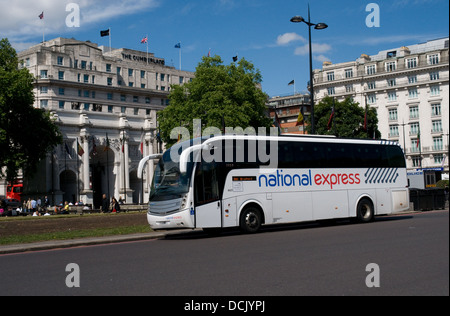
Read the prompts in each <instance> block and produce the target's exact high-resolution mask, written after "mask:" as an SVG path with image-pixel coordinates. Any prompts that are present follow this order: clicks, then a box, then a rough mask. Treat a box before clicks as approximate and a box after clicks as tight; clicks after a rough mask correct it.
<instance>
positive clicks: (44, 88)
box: [40, 87, 48, 94]
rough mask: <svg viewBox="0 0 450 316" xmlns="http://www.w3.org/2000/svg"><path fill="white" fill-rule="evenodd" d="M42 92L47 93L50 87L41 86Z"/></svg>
mask: <svg viewBox="0 0 450 316" xmlns="http://www.w3.org/2000/svg"><path fill="white" fill-rule="evenodd" d="M40 90H41V94H47V93H48V87H41V89H40Z"/></svg>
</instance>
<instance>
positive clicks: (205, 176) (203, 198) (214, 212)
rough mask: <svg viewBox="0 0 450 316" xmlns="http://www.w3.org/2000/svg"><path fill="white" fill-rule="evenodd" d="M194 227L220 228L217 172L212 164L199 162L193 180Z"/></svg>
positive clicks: (220, 215)
mask: <svg viewBox="0 0 450 316" xmlns="http://www.w3.org/2000/svg"><path fill="white" fill-rule="evenodd" d="M194 188H195V189H194V198H195V226H196V227H199V228H201V227H205V228H208V227H222V205H221V202H220V194H219V181H218V170H217V168H216V164H215V163H214V162H211V163H207V162H203V161H202V162H200V163H199V164H198V165H197V168H196V171H195V178H194Z"/></svg>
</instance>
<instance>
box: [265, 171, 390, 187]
mask: <svg viewBox="0 0 450 316" xmlns="http://www.w3.org/2000/svg"><path fill="white" fill-rule="evenodd" d="M397 171H398V168H370V169H367V170H366V172H365V173H364V180H363V182H364V183H366V184H376V183H395V182H396V181H397V178H398V176H399V175H398V172H397ZM361 182H362V181H361V174H360V173H358V172H333V173H327V172H321V171H319V170H318V171H315V172H314V174H313V171H312V170H308V171H307V172H305V173H294V174H292V173H288V172H285V171H283V170H281V169H280V170H277V171H276V173H274V174H269V175H267V174H261V175H259V177H258V185H259V187H260V188H261V187H312V186H319V187H323V186H328V187H329V188H330V189H331V190H333V188H334V187H336V186H337V185H358V184H361Z"/></svg>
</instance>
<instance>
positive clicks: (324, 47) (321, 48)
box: [294, 43, 331, 55]
mask: <svg viewBox="0 0 450 316" xmlns="http://www.w3.org/2000/svg"><path fill="white" fill-rule="evenodd" d="M330 50H331V46H330V45H328V44H319V43H313V44H312V52H313V54H323V53H326V52H328V51H330ZM294 54H295V55H307V54H309V44H306V45H303V46H300V47H297V48H296V49H295V52H294Z"/></svg>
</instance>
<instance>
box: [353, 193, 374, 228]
mask: <svg viewBox="0 0 450 316" xmlns="http://www.w3.org/2000/svg"><path fill="white" fill-rule="evenodd" d="M374 215H375V209H374V207H373V203H372V201H371V200H370V199H367V198H364V199H361V201H359V203H358V208H357V209H356V216H357V218H358V221H359V222H361V223H368V222H371V221H372V220H373V218H374Z"/></svg>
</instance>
